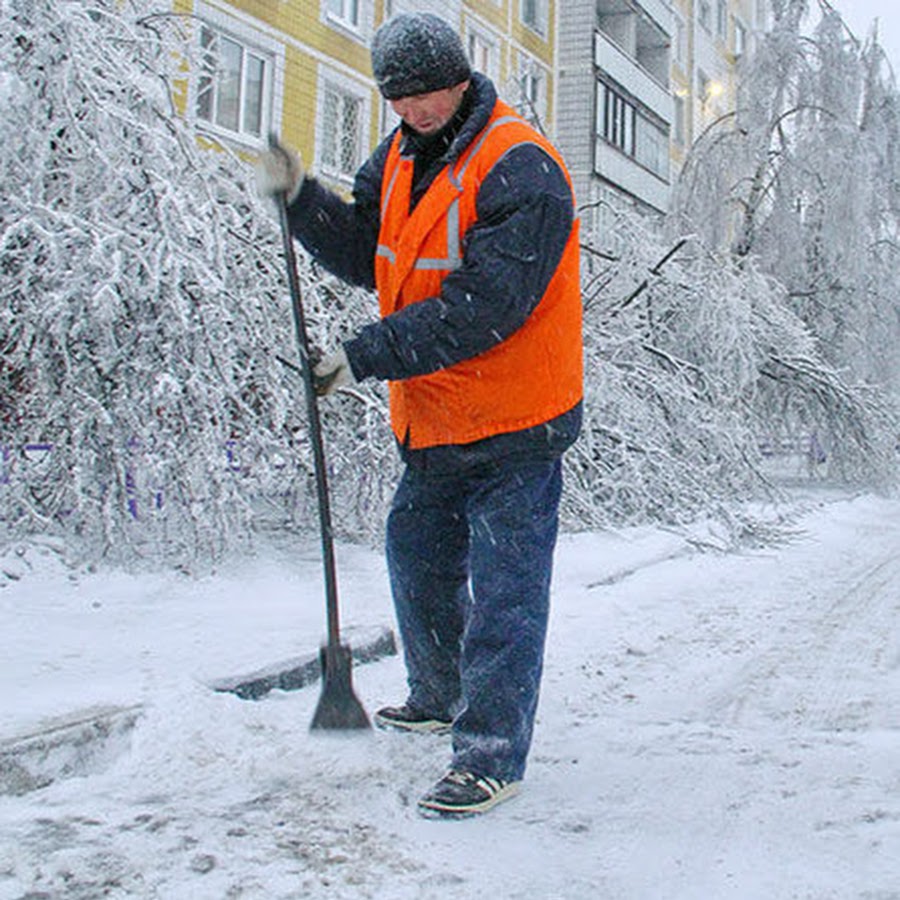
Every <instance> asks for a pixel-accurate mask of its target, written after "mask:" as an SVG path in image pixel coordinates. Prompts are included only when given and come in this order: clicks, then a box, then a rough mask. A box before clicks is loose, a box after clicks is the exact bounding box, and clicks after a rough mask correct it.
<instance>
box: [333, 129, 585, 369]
mask: <svg viewBox="0 0 900 900" xmlns="http://www.w3.org/2000/svg"><path fill="white" fill-rule="evenodd" d="M476 210H477V216H478V217H477V221H476V223H475V224H474V225H473V226H472V227H471V228H470V229H469V231H468V232H467V234H466V235H465V238H464V241H463V260H462V265H461V266H460V267H459V268H458V269H456V270H455V271H453V272H451V273H450V274H449V275H448V276H447V277H446V278H445V279H444V282H443V286H442V289H441V294H440V296H437V297H430V298H428V299H425V300H422V301H421V302H419V303H413V304H411V305H410V306H407V307H404V308H403V309H401V310H398V311H397V312H396V313H393V314H392V315H390V316H387V317H386V318H384V319H382V320H381V321H379V322H376V323H373V324H372V325H367V326H365V327H364V328H362V329H361V330H360V331H359V333H358V335H357V336H356V337H355V338H354V339H353V340H351V341H348V342H347V343H346V344H345V348H346V350H347V356H348V358H349V360H350V365H351V367H352V368H353V372H354V374H355V375H356V377H357V378H360V379H361V378H365V377H367V376H374V377H375V378H383V379H384V378H386V379H391V380H399V379H404V378H411V377H414V376H417V375H424V374H427V373H429V372H434V371H437V370H439V369H444V368H447V367H448V366H452V365H454V364H455V363H457V362H461V361H462V360H464V359H470V358H472V357H474V356H478V355H480V354H481V353H484V352H486V351H487V350H489V349H491V348H492V347H494V346H495V345H497V344H499V343H500V342H501V341H503V340H505V339H506V338H507V337H509V336H510V335H511V334H513V332H515V331H516V330H517V329H518V328H520V327H521V326H522V325H523V324H524V323H525V320H526V319H527V318H528V316H529V315H530V314H531V312H532V311H533V310H534V308H535V307H536V306H537V304H538V303H539V302H540V300H541V298H542V297H543V295H544V293H545V292H546V290H547V286H548V285H549V283H550V280H551V279H552V278H553V275H554V273H555V271H556V268H557V266H558V265H559V261H560V259H561V257H562V253H563V250H564V249H565V246H566V243H567V241H568V239H569V235H570V234H571V230H572V223H573V219H574V201H573V197H572V192H571V190H570V188H569V184H568V181H567V180H566V177H565V174H564V173H563V172H562V170H561V169H560V167H559V166H558V165H557V163H556V162H555V161H554V160H553V159H552V158H551V157H550V156H549V155H548V154H547V153H545V152H544V151H543V150H542V149H541V148H540V147H538V146H536V145H534V144H524V145H521V146H519V147H515V148H513V149H512V150H510V151H509V152H508V153H507V154H506V155H505V156H504V157H503V159H501V160H500V161H498V162H497V164H496V165H495V166H494V167H493V168H492V170H491V171H490V173H489V174H488V175H487V177H486V178H485V179H484V181H483V182H482V184H481V186H480V188H479V192H478V197H477V198H476Z"/></svg>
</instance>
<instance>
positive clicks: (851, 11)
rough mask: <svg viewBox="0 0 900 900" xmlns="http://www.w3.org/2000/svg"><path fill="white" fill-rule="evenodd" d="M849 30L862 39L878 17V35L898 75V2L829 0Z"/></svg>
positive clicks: (899, 28)
mask: <svg viewBox="0 0 900 900" xmlns="http://www.w3.org/2000/svg"><path fill="white" fill-rule="evenodd" d="M831 5H832V6H833V7H834V8H835V9H837V10H838V11H839V12H840V14H841V15H842V16H843V17H844V21H845V22H846V23H847V25H849V26H850V30H851V31H853V33H854V34H855V35H856V36H857V37H858V38H860V39H861V40H864V39H865V38H866V36H867V35H868V33H869V28H870V26H871V24H872V21H873V20H874V19H878V37H879V40H880V43H881V45H882V46H883V47H884V49H885V51H886V52H887V55H888V57H889V58H890V61H891V65H892V66H893V68H894V72H895V74H897V75H898V76H900V3H898V2H897V0H831Z"/></svg>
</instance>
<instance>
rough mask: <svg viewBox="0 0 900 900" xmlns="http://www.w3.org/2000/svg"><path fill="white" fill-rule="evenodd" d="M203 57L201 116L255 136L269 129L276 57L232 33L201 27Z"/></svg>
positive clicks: (199, 95) (198, 107)
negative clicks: (272, 81)
mask: <svg viewBox="0 0 900 900" xmlns="http://www.w3.org/2000/svg"><path fill="white" fill-rule="evenodd" d="M200 47H201V49H202V52H203V55H202V61H201V64H200V77H199V79H198V83H197V105H196V112H197V118H198V119H200V120H202V121H204V122H208V123H209V124H210V125H214V126H216V127H218V128H222V129H225V130H226V131H229V132H233V133H234V134H237V135H244V136H248V137H252V138H257V139H258V138H261V137H262V136H263V135H264V134H265V133H266V130H267V127H268V120H269V112H268V104H269V93H270V84H271V80H272V68H273V66H272V60H271V58H270V57H269V56H268V55H266V54H263V53H260V52H259V51H257V50H255V49H253V48H251V47H248V46H245V45H244V44H242V43H241V42H239V41H237V40H235V39H234V38H232V37H228V36H226V35H224V34H221V33H219V32H217V31H214V30H213V29H212V28H210V27H209V26H207V25H202V26H201V27H200Z"/></svg>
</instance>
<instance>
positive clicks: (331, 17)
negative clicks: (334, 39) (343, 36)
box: [322, 0, 364, 31]
mask: <svg viewBox="0 0 900 900" xmlns="http://www.w3.org/2000/svg"><path fill="white" fill-rule="evenodd" d="M363 2H364V0H325V2H324V3H323V4H322V8H323V12H324V14H325V18H326V19H327V20H328V21H330V22H335V23H337V24H338V25H341V26H343V27H344V28H349V29H350V30H351V31H360V30H362V23H363ZM335 4H337V5H338V6H340V10H338V11H335V10H334V9H332V6H334V5H335ZM348 8H351V9H352V13H351V14H349V15H348V13H347V10H348Z"/></svg>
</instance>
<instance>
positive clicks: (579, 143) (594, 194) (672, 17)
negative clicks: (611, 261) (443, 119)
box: [557, 0, 766, 230]
mask: <svg viewBox="0 0 900 900" xmlns="http://www.w3.org/2000/svg"><path fill="white" fill-rule="evenodd" d="M765 27H766V2H765V0H567V2H566V11H565V16H564V18H563V19H562V20H561V21H560V28H559V47H558V52H557V71H558V77H559V81H558V84H559V111H558V117H557V127H558V143H559V146H560V148H561V150H562V151H563V153H564V155H565V156H566V159H567V160H568V162H569V165H570V168H571V169H572V174H573V179H574V181H575V188H576V194H577V196H578V200H579V204H580V205H581V206H582V207H583V208H584V210H585V216H590V215H594V216H600V217H602V216H603V213H604V210H606V209H609V208H615V206H616V205H620V204H622V203H628V204H631V205H634V206H636V207H638V208H639V209H643V210H647V211H664V210H665V209H666V208H667V207H668V202H669V196H670V191H671V185H672V181H673V179H674V178H675V177H676V176H677V172H678V170H679V169H680V167H681V164H682V163H683V161H684V159H685V155H686V153H687V151H688V148H689V147H690V146H691V144H692V143H693V141H694V139H695V138H696V137H697V136H698V135H699V134H700V133H701V132H702V130H703V129H704V128H706V127H707V126H708V125H709V124H710V123H711V122H713V121H714V120H715V119H717V118H719V117H721V116H722V115H723V114H724V113H725V112H727V111H728V110H731V109H733V108H734V94H735V86H736V78H737V73H738V62H739V60H740V58H741V56H742V55H743V54H744V53H745V52H746V51H747V50H748V49H749V47H750V45H751V42H752V40H753V38H754V36H755V35H757V34H759V33H760V31H762V30H764V29H765ZM589 104H590V107H589ZM588 107H589V108H590V113H591V114H590V116H588V114H586V109H587V108H588ZM593 224H594V225H596V226H598V227H599V228H600V229H601V230H602V222H601V221H599V220H597V219H595V221H594V222H593Z"/></svg>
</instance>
